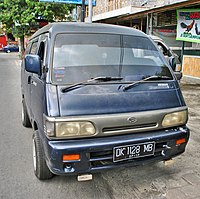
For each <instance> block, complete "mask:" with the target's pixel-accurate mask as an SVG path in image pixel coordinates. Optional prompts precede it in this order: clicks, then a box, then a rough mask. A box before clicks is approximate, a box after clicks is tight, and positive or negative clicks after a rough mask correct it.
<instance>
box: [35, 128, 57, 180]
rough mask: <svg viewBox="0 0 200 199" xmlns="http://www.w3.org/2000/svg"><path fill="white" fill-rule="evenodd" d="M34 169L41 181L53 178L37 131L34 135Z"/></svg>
mask: <svg viewBox="0 0 200 199" xmlns="http://www.w3.org/2000/svg"><path fill="white" fill-rule="evenodd" d="M33 168H34V173H35V176H36V177H37V178H38V179H39V180H48V179H50V178H52V177H53V173H51V171H50V170H49V168H48V167H47V164H46V160H45V155H44V150H43V146H42V144H41V140H40V137H39V132H38V131H37V130H36V131H35V132H34V134H33Z"/></svg>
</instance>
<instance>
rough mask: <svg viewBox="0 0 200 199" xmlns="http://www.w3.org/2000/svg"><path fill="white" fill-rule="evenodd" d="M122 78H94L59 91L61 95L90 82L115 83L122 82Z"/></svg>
mask: <svg viewBox="0 0 200 199" xmlns="http://www.w3.org/2000/svg"><path fill="white" fill-rule="evenodd" d="M122 79H123V77H103V76H99V77H95V78H92V79H89V80H86V81H83V82H78V83H75V84H72V85H71V86H68V87H66V88H63V89H61V91H62V92H63V93H65V92H68V91H70V90H73V89H76V88H78V87H77V86H81V85H87V84H90V83H91V82H109V81H117V80H122Z"/></svg>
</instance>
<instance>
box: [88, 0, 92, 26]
mask: <svg viewBox="0 0 200 199" xmlns="http://www.w3.org/2000/svg"><path fill="white" fill-rule="evenodd" d="M88 22H89V23H92V0H88Z"/></svg>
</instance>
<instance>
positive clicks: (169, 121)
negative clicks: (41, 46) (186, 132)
mask: <svg viewBox="0 0 200 199" xmlns="http://www.w3.org/2000/svg"><path fill="white" fill-rule="evenodd" d="M187 118H188V114H187V110H184V111H179V112H174V113H170V114H167V115H165V117H164V119H163V121H162V126H163V127H170V126H177V125H182V124H185V123H186V122H187Z"/></svg>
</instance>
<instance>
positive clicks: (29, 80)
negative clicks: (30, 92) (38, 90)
mask: <svg viewBox="0 0 200 199" xmlns="http://www.w3.org/2000/svg"><path fill="white" fill-rule="evenodd" d="M28 84H31V76H28Z"/></svg>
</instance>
